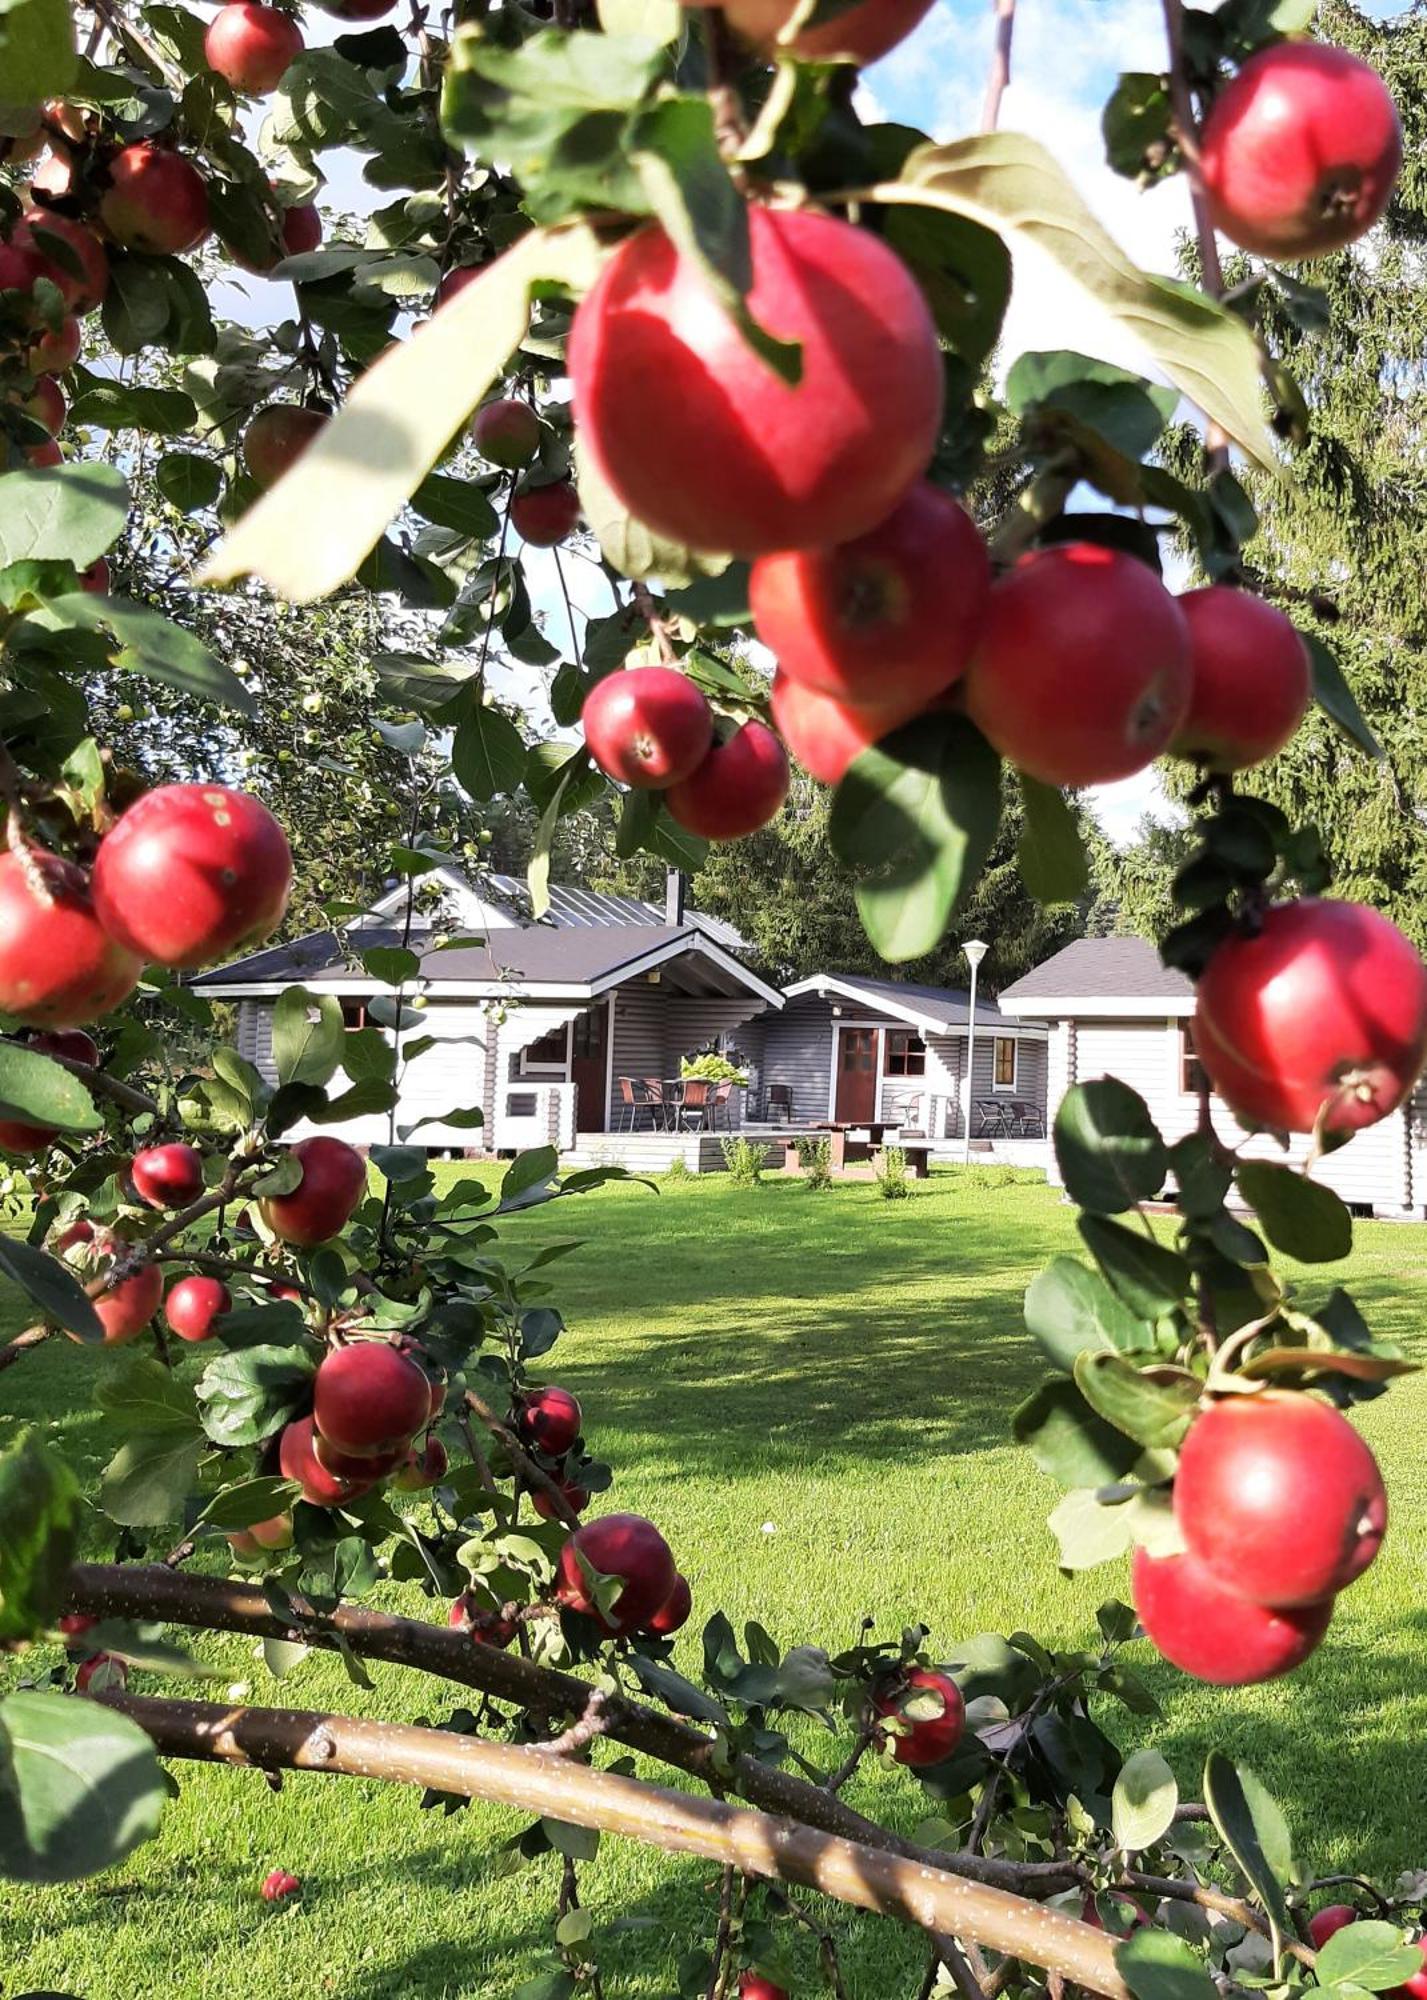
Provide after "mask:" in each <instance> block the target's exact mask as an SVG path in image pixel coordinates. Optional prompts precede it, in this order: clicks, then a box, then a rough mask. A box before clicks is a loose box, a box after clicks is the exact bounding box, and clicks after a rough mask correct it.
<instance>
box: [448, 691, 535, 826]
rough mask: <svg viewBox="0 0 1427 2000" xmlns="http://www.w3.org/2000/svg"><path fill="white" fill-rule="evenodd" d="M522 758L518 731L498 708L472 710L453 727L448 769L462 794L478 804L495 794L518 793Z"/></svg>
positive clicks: (522, 745)
mask: <svg viewBox="0 0 1427 2000" xmlns="http://www.w3.org/2000/svg"><path fill="white" fill-rule="evenodd" d="M525 759H526V749H525V744H524V743H523V742H522V741H521V736H520V731H519V730H518V729H517V728H516V726H515V724H514V723H513V722H512V721H511V719H510V717H509V716H508V715H503V714H502V713H501V711H500V710H499V709H498V708H486V707H477V708H473V709H472V710H471V711H470V713H469V714H467V715H465V716H463V717H462V718H461V720H460V722H459V723H458V724H457V726H456V734H455V736H454V737H453V738H452V741H451V769H452V770H453V771H454V772H455V774H456V782H457V784H459V785H460V787H461V789H462V791H464V792H465V793H466V795H467V796H468V797H469V798H472V799H475V800H477V801H478V802H480V803H481V804H484V803H485V801H486V800H487V799H493V798H494V797H495V796H496V794H497V793H498V792H504V793H511V794H513V793H515V792H518V791H519V790H520V786H521V782H522V780H523V779H524V776H525Z"/></svg>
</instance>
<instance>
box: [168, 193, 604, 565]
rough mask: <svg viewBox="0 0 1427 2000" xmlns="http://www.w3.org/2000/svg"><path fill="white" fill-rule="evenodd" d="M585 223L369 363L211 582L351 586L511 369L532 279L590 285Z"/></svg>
mask: <svg viewBox="0 0 1427 2000" xmlns="http://www.w3.org/2000/svg"><path fill="white" fill-rule="evenodd" d="M599 260H600V251H599V245H598V243H597V242H596V240H595V237H594V235H593V233H592V232H591V231H590V230H589V229H587V228H586V227H585V226H584V225H583V224H572V225H568V226H564V227H561V228H557V229H548V230H535V231H532V233H531V234H530V235H528V236H523V237H522V238H521V239H520V241H519V242H518V243H516V244H515V245H514V246H513V247H512V248H511V249H509V250H507V251H506V253H505V255H504V256H503V257H499V258H497V259H496V261H495V263H493V264H492V265H490V266H489V268H488V269H487V270H485V271H483V272H482V273H481V275H480V277H479V278H476V279H474V280H473V281H472V282H471V283H470V284H468V285H465V286H463V287H462V289H461V290H460V291H459V292H458V293H457V294H456V295H455V297H454V298H452V299H450V300H448V301H447V303H446V304H445V305H443V306H442V308H441V310H440V311H439V312H437V313H434V314H433V315H432V317H431V318H430V319H429V320H427V321H426V322H425V323H424V324H423V325H421V326H419V327H418V328H417V329H416V331H415V333H413V334H412V336H411V338H410V339H409V340H405V341H400V342H398V343H397V344H396V345H395V346H394V347H392V348H390V349H388V351H387V352H386V353H385V354H384V355H383V356H382V357H381V359H380V360H379V361H377V362H376V363H375V364H374V365H373V366H372V367H371V368H369V369H368V370H367V372H366V374H365V375H363V376H362V378H361V380H360V381H359V382H358V383H357V385H356V387H355V388H354V389H353V390H352V393H351V395H350V396H348V398H347V400H346V402H345V403H344V404H343V406H342V408H341V410H340V411H339V412H338V413H337V415H336V416H335V417H334V418H333V420H332V422H331V423H330V424H328V425H327V427H326V428H325V430H323V431H322V433H321V434H320V436H318V437H317V438H316V439H315V440H314V442H313V443H312V444H311V445H310V446H309V447H308V449H307V450H306V451H305V452H304V453H303V455H302V457H301V458H300V459H299V460H298V461H297V463H296V465H294V466H293V468H292V470H291V471H290V472H289V473H287V474H286V476H285V477H284V478H282V479H280V480H279V481H278V483H277V485H276V486H274V487H273V488H272V490H271V492H269V493H266V494H264V496H263V498H262V499H261V500H259V501H258V502H257V504H256V505H255V506H253V507H250V508H249V510H248V512H247V513H246V514H244V516H243V518H242V519H241V520H240V521H239V522H237V524H236V525H235V526H234V527H233V528H232V529H231V530H230V532H229V533H228V534H227V535H225V536H224V538H223V540H222V541H221V542H220V543H219V544H218V547H217V548H216V549H215V550H214V551H213V554H212V555H211V556H210V557H209V559H208V561H207V562H206V563H205V564H204V566H203V568H202V569H201V570H200V571H199V581H200V582H202V583H228V582H231V581H232V580H233V579H234V578H235V577H240V576H260V577H262V578H263V579H264V581H265V582H267V583H268V584H270V585H271V586H272V588H273V590H275V591H276V592H277V593H278V595H279V596H281V597H285V598H288V599H289V600H290V601H291V602H292V603H295V604H311V603H314V602H315V601H316V600H317V599H318V598H321V597H326V596H327V595H328V594H329V592H331V591H333V590H335V589H336V588H337V587H338V585H339V584H342V583H345V582H346V581H347V580H348V578H349V577H351V576H352V575H353V574H354V572H355V571H356V569H357V566H358V564H359V563H360V562H361V561H362V559H363V557H364V556H365V555H366V554H367V553H368V551H369V550H371V549H372V548H373V547H375V545H376V543H377V542H378V541H379V540H380V539H381V536H382V535H383V533H384V532H385V530H386V528H387V527H388V525H389V524H390V523H391V521H392V520H393V519H394V518H395V516H396V515H397V514H398V513H399V512H400V510H401V508H402V507H403V506H404V505H405V503H406V502H407V501H408V500H409V499H410V497H411V495H412V494H413V493H414V492H415V491H416V488H417V487H418V486H419V485H420V484H421V481H422V479H423V478H424V477H425V475H426V474H427V472H428V471H429V470H430V468H431V467H432V465H433V464H434V463H435V461H436V460H437V458H438V457H439V456H440V454H441V452H442V451H443V450H444V448H445V446H446V445H447V444H448V443H449V442H450V440H451V438H452V437H453V436H454V435H455V433H456V432H457V431H458V430H459V429H460V427H461V425H462V424H463V423H465V421H466V419H467V418H468V417H469V416H470V414H471V412H472V410H473V409H474V408H475V406H476V404H477V403H478V402H479V401H480V400H481V398H482V396H484V395H485V393H486V391H487V389H489V388H490V386H491V384H492V383H493V382H494V381H495V380H496V378H497V377H498V376H499V374H500V373H501V370H502V369H503V368H504V366H505V364H506V361H507V360H508V358H509V356H510V354H511V353H512V351H513V350H514V349H515V348H516V347H517V346H518V345H519V343H520V342H521V341H522V340H523V339H524V337H525V334H526V330H527V328H528V327H529V324H530V288H531V286H532V285H535V284H540V283H542V282H546V283H551V284H556V285H559V286H562V287H566V288H568V289H569V290H570V291H572V292H575V293H582V292H584V291H586V290H588V288H589V286H590V285H591V284H592V283H593V281H594V278H595V274H596V273H597V271H598V269H599Z"/></svg>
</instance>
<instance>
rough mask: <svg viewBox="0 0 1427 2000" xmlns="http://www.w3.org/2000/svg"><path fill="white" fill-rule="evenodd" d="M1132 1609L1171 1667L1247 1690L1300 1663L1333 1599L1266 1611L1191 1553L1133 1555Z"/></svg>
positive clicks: (1324, 1626)
mask: <svg viewBox="0 0 1427 2000" xmlns="http://www.w3.org/2000/svg"><path fill="white" fill-rule="evenodd" d="M1130 1578H1131V1584H1132V1588H1133V1594H1134V1600H1135V1609H1136V1611H1137V1612H1138V1613H1139V1615H1140V1623H1141V1624H1142V1625H1143V1626H1144V1628H1145V1631H1146V1632H1147V1633H1148V1635H1149V1637H1150V1639H1151V1640H1152V1641H1153V1643H1154V1644H1155V1645H1156V1646H1157V1647H1158V1648H1159V1650H1160V1652H1161V1653H1163V1655H1164V1657H1165V1658H1166V1659H1167V1660H1168V1661H1169V1662H1170V1663H1171V1665H1173V1666H1176V1667H1178V1668H1179V1669H1180V1670H1181V1672H1183V1673H1186V1674H1192V1675H1193V1676H1194V1678H1195V1679H1196V1680H1201V1681H1210V1682H1212V1683H1213V1684H1214V1685H1215V1686H1217V1687H1247V1686H1248V1685H1249V1684H1250V1683H1251V1682H1254V1681H1271V1680H1274V1679H1276V1678H1277V1676H1278V1675H1279V1674H1287V1673H1292V1671H1293V1669H1294V1668H1295V1667H1299V1666H1302V1664H1303V1662H1304V1661H1305V1660H1306V1659H1307V1658H1308V1655H1309V1654H1310V1653H1311V1652H1312V1651H1313V1649H1314V1647H1315V1646H1316V1645H1317V1644H1318V1642H1319V1641H1320V1640H1321V1639H1322V1637H1323V1634H1324V1633H1325V1632H1326V1631H1327V1629H1328V1626H1329V1623H1330V1622H1331V1620H1332V1616H1333V1600H1332V1598H1331V1597H1329V1598H1325V1599H1324V1600H1323V1602H1322V1603H1321V1604H1301V1605H1299V1606H1298V1607H1297V1608H1296V1609H1295V1610H1292V1611H1270V1610H1269V1609H1267V1607H1266V1606H1264V1605H1261V1604H1250V1603H1249V1601H1248V1599H1247V1598H1243V1597H1239V1596H1238V1595H1237V1594H1236V1593H1235V1592H1234V1591H1232V1590H1227V1589H1225V1587H1224V1585H1223V1584H1222V1583H1220V1582H1219V1580H1218V1578H1217V1577H1216V1576H1214V1575H1213V1574H1212V1572H1211V1571H1209V1570H1207V1569H1206V1568H1205V1567H1204V1565H1203V1563H1201V1562H1199V1561H1198V1560H1197V1559H1196V1558H1195V1557H1194V1556H1191V1555H1182V1556H1152V1555H1150V1553H1149V1552H1148V1550H1146V1549H1143V1548H1139V1549H1136V1550H1135V1553H1134V1557H1133V1560H1132V1562H1131V1565H1130Z"/></svg>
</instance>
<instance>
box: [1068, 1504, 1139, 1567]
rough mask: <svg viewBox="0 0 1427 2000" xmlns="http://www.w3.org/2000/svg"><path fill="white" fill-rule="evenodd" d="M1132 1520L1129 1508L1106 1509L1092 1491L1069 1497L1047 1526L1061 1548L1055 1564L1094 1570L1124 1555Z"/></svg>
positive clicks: (1129, 1539) (1128, 1544)
mask: <svg viewBox="0 0 1427 2000" xmlns="http://www.w3.org/2000/svg"><path fill="white" fill-rule="evenodd" d="M1132 1522H1133V1516H1132V1515H1131V1513H1130V1509H1129V1508H1128V1507H1127V1506H1124V1507H1106V1506H1102V1505H1101V1503H1100V1502H1099V1501H1098V1500H1097V1499H1096V1498H1095V1494H1094V1491H1093V1489H1091V1488H1088V1487H1081V1488H1079V1489H1078V1490H1077V1491H1076V1492H1074V1493H1067V1494H1066V1495H1065V1496H1064V1498H1063V1499H1062V1500H1060V1501H1059V1502H1058V1503H1057V1505H1056V1506H1055V1507H1054V1508H1053V1509H1052V1510H1051V1514H1050V1517H1049V1520H1048V1522H1047V1526H1048V1527H1049V1529H1050V1531H1051V1533H1052V1534H1053V1535H1054V1536H1055V1538H1056V1541H1057V1542H1058V1543H1059V1544H1060V1550H1059V1554H1058V1555H1057V1558H1056V1560H1057V1561H1058V1562H1059V1564H1060V1567H1061V1568H1062V1569H1069V1570H1081V1569H1095V1568H1096V1567H1097V1566H1098V1565H1099V1564H1100V1563H1103V1562H1113V1561H1114V1560H1115V1558H1116V1557H1117V1556H1122V1555H1124V1554H1125V1552H1126V1550H1127V1549H1128V1548H1129V1546H1130V1543H1131V1539H1132V1534H1131V1527H1132Z"/></svg>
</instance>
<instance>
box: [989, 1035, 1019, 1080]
mask: <svg viewBox="0 0 1427 2000" xmlns="http://www.w3.org/2000/svg"><path fill="white" fill-rule="evenodd" d="M1020 1046H1021V1045H1020V1043H1019V1042H1018V1041H1017V1040H1016V1038H1015V1036H1014V1035H997V1037H996V1039H995V1041H994V1042H993V1043H992V1046H991V1081H992V1084H993V1086H994V1087H995V1088H996V1089H997V1090H1014V1089H1015V1087H1016V1051H1017V1050H1018V1049H1019V1048H1020Z"/></svg>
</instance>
